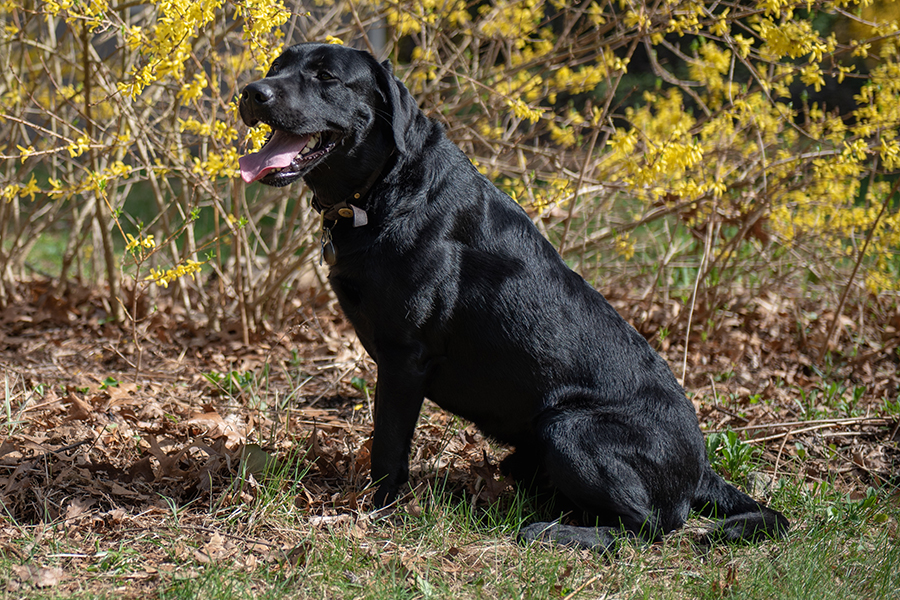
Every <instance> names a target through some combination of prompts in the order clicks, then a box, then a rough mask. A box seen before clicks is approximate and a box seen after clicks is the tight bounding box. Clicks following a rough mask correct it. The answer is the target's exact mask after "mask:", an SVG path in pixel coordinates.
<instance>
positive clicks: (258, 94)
mask: <svg viewBox="0 0 900 600" xmlns="http://www.w3.org/2000/svg"><path fill="white" fill-rule="evenodd" d="M274 99H275V91H274V90H273V89H272V88H271V87H270V86H268V85H266V84H265V83H263V82H262V81H257V82H256V83H251V84H250V85H248V86H247V87H245V88H244V91H243V92H241V103H242V104H250V105H251V106H264V105H266V104H268V103H269V102H272V101H273V100H274Z"/></svg>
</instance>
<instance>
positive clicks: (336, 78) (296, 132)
mask: <svg viewBox="0 0 900 600" xmlns="http://www.w3.org/2000/svg"><path fill="white" fill-rule="evenodd" d="M415 110H417V106H416V104H415V101H414V100H412V98H411V97H410V96H409V92H407V91H406V88H404V87H403V85H402V84H401V83H400V82H399V81H398V80H397V79H396V78H395V77H394V76H393V74H392V73H391V69H390V64H389V63H387V62H385V63H379V62H378V61H377V60H375V58H374V57H372V56H371V55H370V54H368V53H366V52H362V51H359V50H354V49H352V48H348V47H345V46H340V45H334V44H299V45H297V46H292V47H290V48H288V49H287V50H285V51H284V53H283V54H282V55H281V56H279V57H278V58H277V59H275V61H274V62H273V63H272V66H271V68H270V69H269V72H268V73H266V77H265V78H264V79H261V80H259V81H256V82H254V83H251V84H250V85H248V86H247V87H245V88H244V90H243V91H242V92H241V98H240V113H241V119H242V120H243V121H244V123H246V124H247V125H250V126H252V125H256V124H258V123H265V124H267V125H269V126H270V127H271V128H272V135H271V136H270V138H269V140H268V141H267V142H266V144H265V146H263V148H262V149H261V150H260V151H259V152H257V153H255V154H249V155H247V156H244V157H241V159H240V165H241V176H242V178H243V179H244V181H246V182H248V183H250V182H253V181H260V182H261V183H264V184H267V185H273V186H283V185H288V184H289V183H292V182H294V181H296V180H297V179H299V178H301V177H304V176H306V175H307V174H309V173H310V172H312V171H313V170H314V169H316V168H317V167H319V166H322V165H328V164H329V163H335V164H336V163H337V162H338V161H340V160H348V159H349V160H354V159H355V160H366V157H365V156H362V154H364V153H365V142H366V140H367V139H368V138H370V137H371V136H372V135H373V132H375V133H379V134H383V135H384V136H385V137H387V139H388V140H390V138H391V137H392V138H393V143H394V145H395V146H396V148H397V150H399V151H400V152H401V153H402V152H403V151H404V148H405V146H404V141H403V138H404V133H405V131H406V127H407V125H408V123H409V121H410V120H411V119H412V118H413V115H414V111H415ZM370 150H371V149H370Z"/></svg>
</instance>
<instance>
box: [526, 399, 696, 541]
mask: <svg viewBox="0 0 900 600" xmlns="http://www.w3.org/2000/svg"><path fill="white" fill-rule="evenodd" d="M580 400H581V401H580V402H579V401H578V399H574V400H573V401H571V402H567V403H566V405H565V406H560V405H559V404H556V405H555V408H552V409H548V410H547V411H545V414H543V415H541V417H540V418H539V419H538V421H537V423H536V427H537V432H538V436H539V440H540V445H541V448H542V463H543V464H542V469H543V473H544V475H545V477H546V478H547V479H548V480H549V482H550V483H551V484H552V485H553V487H555V488H556V489H557V490H558V492H559V493H561V494H563V495H564V496H565V497H566V498H567V499H568V500H569V501H571V502H572V503H574V504H575V505H576V506H577V507H578V508H580V509H581V510H583V511H584V512H585V513H587V514H588V515H591V516H592V517H593V518H594V519H595V522H596V523H597V525H599V527H571V526H563V525H559V524H552V523H535V524H532V525H529V526H528V527H526V528H524V529H523V530H522V531H521V532H520V539H521V540H522V541H533V540H541V541H547V542H551V543H556V544H560V545H577V546H581V547H593V548H598V549H605V548H608V547H609V546H610V545H611V544H612V542H613V539H614V538H613V533H616V532H620V531H623V530H624V531H627V532H630V533H633V534H635V535H637V536H639V537H641V538H642V539H644V540H647V541H655V540H657V539H659V538H660V537H661V535H662V534H663V533H665V532H667V531H671V530H672V529H674V528H676V527H679V526H681V525H682V524H683V523H684V521H685V520H686V518H687V515H688V512H689V505H688V500H687V498H688V494H687V493H685V492H684V491H682V490H680V489H673V490H664V491H665V492H668V491H672V492H675V493H674V494H672V495H669V494H660V493H659V491H660V490H659V489H657V488H659V487H660V485H661V484H660V481H662V480H665V474H664V472H663V471H662V469H661V466H663V465H664V459H665V458H666V457H665V456H663V457H660V456H657V455H656V452H658V450H659V444H658V440H655V439H649V438H648V435H647V433H646V432H644V431H641V430H639V429H636V428H635V424H634V423H632V422H624V421H623V420H622V419H621V418H618V417H616V416H615V415H605V414H603V413H602V412H600V411H598V410H596V409H595V407H594V405H593V403H591V402H589V401H586V400H587V399H585V398H583V397H582V398H581V399H580ZM661 459H662V460H663V464H662V465H661V462H660V460H661ZM676 479H677V477H676ZM662 487H665V484H662ZM661 495H665V496H668V498H666V499H665V500H664V501H663V502H660V496H661Z"/></svg>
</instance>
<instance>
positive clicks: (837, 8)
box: [0, 0, 900, 344]
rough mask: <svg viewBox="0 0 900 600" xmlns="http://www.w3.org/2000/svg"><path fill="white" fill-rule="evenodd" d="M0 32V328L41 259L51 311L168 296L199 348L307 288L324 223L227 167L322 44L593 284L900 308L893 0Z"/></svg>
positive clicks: (563, 7)
mask: <svg viewBox="0 0 900 600" xmlns="http://www.w3.org/2000/svg"><path fill="white" fill-rule="evenodd" d="M0 11H2V15H3V23H4V27H3V29H2V31H0V47H2V52H0V61H2V62H3V70H2V76H0V131H2V134H0V154H2V156H3V158H4V163H3V167H2V173H0V197H2V201H0V235H2V244H0V305H2V304H6V303H9V302H12V301H14V299H15V298H16V294H17V291H16V290H17V287H16V286H17V282H18V281H20V280H22V278H24V277H27V276H28V273H29V271H28V267H29V265H30V259H29V256H30V255H31V254H30V253H32V251H33V250H34V248H35V245H36V244H38V245H41V244H49V243H50V242H48V240H54V241H55V242H56V243H58V248H59V251H58V252H57V254H58V260H57V262H56V263H54V264H53V269H52V272H50V273H48V274H49V275H52V276H53V278H54V281H55V282H56V285H57V288H58V292H59V293H64V290H65V288H66V287H67V285H69V282H70V281H71V280H72V279H73V278H75V279H79V280H86V279H90V280H94V281H100V280H102V281H104V282H105V283H106V284H107V286H108V290H109V291H108V305H109V312H110V314H111V316H113V317H115V318H119V319H123V318H130V319H132V320H133V321H135V320H137V319H138V318H140V317H141V315H139V314H137V313H138V312H139V308H138V303H137V301H136V299H137V297H138V296H140V295H142V294H144V293H151V294H156V293H172V294H175V295H176V297H177V298H178V299H179V301H180V302H183V303H184V304H186V305H187V306H188V307H189V308H192V309H197V310H198V311H202V313H204V314H205V315H206V323H207V324H208V326H209V327H213V328H215V327H217V326H218V324H219V323H220V321H221V320H222V319H223V318H230V317H235V316H237V317H239V318H240V320H241V322H242V324H243V327H244V331H245V337H246V335H247V333H246V332H248V331H253V330H258V329H260V328H263V327H267V326H274V327H277V326H278V323H279V322H280V320H281V319H282V318H283V311H284V310H285V308H284V307H285V300H284V299H285V296H286V294H287V292H286V290H291V289H294V288H296V287H298V286H299V285H300V277H301V274H302V272H303V271H304V270H308V269H309V268H311V267H310V265H312V266H314V265H315V264H316V261H315V260H312V257H313V256H314V255H315V252H316V250H317V245H316V243H315V239H314V236H315V232H316V229H317V226H318V219H317V217H316V215H315V214H314V213H312V212H311V211H310V209H309V208H308V202H307V199H306V197H305V192H304V191H303V189H302V187H300V186H299V185H298V186H292V187H290V188H287V189H282V190H275V189H267V188H263V187H262V186H251V187H248V188H245V187H244V185H243V183H242V182H241V181H240V179H239V177H237V157H238V156H239V155H240V154H241V153H243V152H246V151H248V150H251V149H253V148H255V147H258V145H259V144H261V143H262V142H263V141H264V139H265V134H266V132H265V130H264V128H258V129H254V130H251V131H247V129H246V128H245V127H243V125H241V124H240V120H239V118H238V116H237V114H236V102H235V101H236V98H237V95H238V93H239V91H240V89H241V87H242V86H243V85H245V84H246V83H248V82H250V81H251V80H253V79H255V78H257V77H259V76H260V75H261V74H262V73H264V72H265V70H266V68H267V66H268V63H269V62H270V61H271V60H272V59H273V58H274V57H275V56H277V54H278V53H279V52H280V51H281V49H282V48H283V47H284V46H285V44H290V43H296V42H300V41H307V40H312V41H326V39H327V40H329V41H332V42H340V40H344V42H345V43H347V44H352V45H354V46H356V47H359V48H363V49H368V50H370V51H372V52H373V53H375V54H376V55H377V56H378V57H379V58H390V59H391V60H392V61H393V62H394V63H395V64H396V65H397V67H396V73H397V74H398V76H399V77H400V78H401V79H403V80H404V81H405V82H406V84H407V85H408V86H409V87H410V89H411V90H412V91H413V93H414V94H415V95H416V97H417V98H418V99H419V100H420V103H421V105H422V107H423V109H424V110H425V111H426V112H427V113H428V114H429V115H430V116H432V117H434V118H436V119H438V120H441V121H443V122H444V123H445V124H446V125H447V129H448V133H449V135H450V137H451V138H453V139H454V140H455V141H456V142H457V143H458V144H459V145H460V146H461V147H462V148H463V149H464V151H465V152H466V153H467V154H469V156H471V157H472V158H473V160H474V161H475V162H476V164H477V165H478V167H479V168H480V169H481V170H482V171H483V172H485V173H486V174H488V175H489V176H490V177H491V178H492V179H494V180H495V181H496V182H497V183H498V185H500V186H501V187H502V188H503V189H505V190H506V191H508V192H509V193H510V195H512V196H513V197H514V198H515V199H516V200H517V201H518V202H519V203H521V204H522V205H523V206H524V207H525V208H526V209H527V210H529V211H530V212H531V214H533V216H534V218H535V221H536V222H537V223H538V225H539V226H540V227H541V228H542V230H543V231H544V232H545V233H546V234H547V235H548V236H549V237H550V238H551V240H553V241H554V243H555V244H556V245H557V247H558V248H559V250H560V252H561V253H562V254H563V256H564V257H565V258H566V260H567V261H568V262H569V263H570V264H571V265H573V266H574V267H575V268H576V269H577V270H579V271H580V272H582V273H583V274H584V275H585V276H586V277H587V278H588V279H595V278H597V277H598V274H599V273H600V271H601V269H602V271H603V273H604V278H605V281H606V283H607V284H612V283H610V282H613V283H614V282H617V281H622V282H624V281H627V282H629V284H630V285H631V286H634V287H636V289H638V290H639V291H640V292H641V293H645V294H650V293H653V292H654V291H659V290H663V291H665V293H667V294H668V293H672V294H674V295H675V296H676V297H679V298H681V299H683V300H685V301H687V300H689V299H691V298H693V299H694V300H695V301H696V302H699V303H702V304H703V306H706V307H707V308H715V307H719V306H724V305H726V304H727V303H728V301H729V298H731V297H734V296H736V295H738V294H740V293H744V294H746V293H751V294H758V293H761V292H762V291H766V290H791V291H792V293H795V291H796V290H797V289H800V288H802V287H803V286H805V285H815V286H819V288H820V289H821V290H822V291H823V292H824V293H826V294H832V296H833V298H834V299H835V302H836V303H837V304H838V308H837V311H836V312H840V311H841V310H842V308H843V304H844V302H845V300H846V298H847V297H848V295H855V296H860V295H865V294H872V295H875V296H878V295H882V296H883V297H890V296H891V295H892V294H895V293H896V292H897V291H898V286H900V284H898V281H900V276H898V263H900V260H898V254H897V251H898V247H900V212H898V206H900V203H898V200H897V194H896V183H895V182H896V181H898V178H897V176H896V174H897V171H898V164H900V163H898V161H900V143H898V140H897V131H898V119H900V41H898V30H900V8H898V7H897V5H896V4H895V3H893V2H890V1H888V0H883V1H868V0H860V1H859V2H857V1H850V0H836V1H831V0H829V1H822V0H817V1H812V0H811V1H803V2H793V1H787V0H759V1H752V0H735V1H732V2H725V3H721V2H697V1H692V0H659V1H656V2H639V1H630V0H614V1H611V2H606V1H595V2H592V1H585V2H564V1H560V0H557V1H552V0H548V1H540V0H515V1H509V0H495V1H493V2H490V1H483V2H464V1H463V0H395V1H389V2H370V1H368V0H354V1H349V0H348V1H343V0H338V1H336V2H325V1H321V0H313V1H311V2H307V3H301V2H296V3H290V2H287V3H285V2H282V0H247V1H242V2H234V1H227V2H226V1H220V0H215V1H206V0H199V1H193V2H188V1H185V0H160V1H158V2H153V3H134V2H118V3H116V2H110V1H108V0H61V1H60V0H51V1H39V0H3V2H2V4H0ZM299 265H307V267H306V268H305V269H301V268H298V266H299ZM45 270H46V269H45ZM198 271H199V272H200V273H201V275H200V276H199V277H198V276H197V272H198ZM210 271H214V272H215V273H216V277H214V278H211V277H208V276H207V273H209V272H210ZM184 275H190V277H184ZM204 282H208V285H203V283H204ZM155 284H160V285H164V286H166V287H165V291H164V292H163V291H162V290H160V289H159V287H158V286H157V285H155ZM839 297H840V300H838V298H839ZM124 298H128V299H129V300H128V301H125V300H123V299H124ZM198 314H199V313H198ZM267 324H268V325H267ZM829 337H830V333H829ZM825 343H826V344H827V340H825Z"/></svg>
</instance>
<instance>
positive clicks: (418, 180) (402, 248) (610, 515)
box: [240, 44, 789, 548]
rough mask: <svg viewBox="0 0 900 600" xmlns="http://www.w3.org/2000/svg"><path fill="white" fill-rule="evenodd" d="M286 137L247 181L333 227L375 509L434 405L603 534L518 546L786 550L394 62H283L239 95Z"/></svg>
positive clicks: (631, 334)
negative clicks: (369, 362) (474, 430)
mask: <svg viewBox="0 0 900 600" xmlns="http://www.w3.org/2000/svg"><path fill="white" fill-rule="evenodd" d="M240 112H241V118H242V119H243V120H244V122H245V123H246V124H248V125H255V124H257V123H259V122H263V123H266V124H268V125H270V126H271V127H272V130H273V131H274V133H273V135H272V137H271V138H270V140H269V141H268V143H267V144H266V145H265V147H263V149H262V150H261V151H260V152H259V153H257V154H252V155H249V156H245V157H243V158H242V159H241V171H242V176H243V178H244V180H245V181H247V182H251V181H260V182H262V183H264V184H267V185H273V186H283V185H287V184H289V183H291V182H293V181H296V180H297V179H299V178H301V177H302V178H303V179H305V181H306V184H307V185H308V186H309V187H310V188H311V189H312V191H313V192H314V194H315V199H314V202H313V205H314V206H315V208H316V209H317V210H319V211H321V212H322V213H323V217H324V219H323V224H324V225H323V238H322V244H323V248H322V250H323V256H324V258H325V260H327V261H328V263H329V264H330V266H331V272H330V276H329V279H330V281H331V285H332V287H333V288H334V291H335V293H336V294H337V297H338V300H339V301H340V304H341V307H342V308H343V310H344V312H345V313H346V315H347V317H348V318H349V319H350V321H351V322H352V323H353V326H354V327H355V328H356V332H357V334H358V335H359V338H360V340H361V341H362V343H363V345H364V346H365V348H366V350H367V351H368V352H369V354H370V355H371V356H372V358H373V359H374V360H375V362H376V363H377V364H378V385H377V388H376V392H375V433H374V441H373V447H372V479H373V481H375V482H377V483H378V484H379V487H378V490H377V492H376V493H375V497H374V501H375V504H376V505H378V506H383V505H385V504H387V503H389V502H391V501H392V500H393V499H394V498H395V497H396V495H397V493H398V491H399V490H400V489H401V486H403V485H404V483H405V482H406V480H407V476H408V467H409V464H408V463H409V450H410V440H411V439H412V435H413V430H414V428H415V425H416V420H417V419H418V415H419V410H420V408H421V405H422V400H423V398H425V397H428V398H430V399H431V400H432V401H434V402H435V403H437V404H438V405H439V406H441V407H443V408H444V409H446V410H449V411H452V412H454V413H456V414H458V415H460V416H462V417H465V418H466V419H469V420H470V421H472V422H473V423H475V424H476V425H478V426H479V427H480V428H481V429H482V430H483V431H484V432H485V433H487V434H489V435H490V436H492V437H494V438H496V439H497V440H499V441H501V442H504V443H506V444H510V445H512V446H514V447H515V453H514V454H513V455H512V456H510V457H509V458H508V459H507V460H506V461H504V464H503V467H504V469H505V470H506V471H507V472H511V473H512V475H513V476H514V477H515V478H516V479H517V480H519V481H522V480H526V481H529V480H537V481H543V482H547V483H549V484H550V485H551V486H552V487H553V488H554V489H555V490H556V491H557V492H558V493H559V494H562V495H563V497H564V499H566V500H567V501H568V502H570V503H572V504H574V505H575V506H577V507H579V508H580V509H581V510H582V511H584V513H585V514H587V515H589V518H590V519H591V521H590V523H591V524H593V525H597V526H596V527H572V526H565V525H560V524H557V523H535V524H533V525H530V526H528V527H526V528H524V529H523V530H522V531H521V532H520V537H521V538H522V539H524V540H534V539H542V540H548V541H552V542H556V543H559V544H576V545H581V546H589V547H600V548H606V547H608V546H609V545H610V544H611V543H612V541H613V538H612V536H611V533H612V532H613V531H618V530H621V529H622V528H624V529H625V530H627V531H629V532H632V533H635V534H638V535H640V536H641V537H642V538H644V539H647V540H656V539H658V538H659V537H660V536H661V535H662V534H663V533H665V532H668V531H671V530H673V529H675V528H677V527H680V526H681V525H682V524H683V523H684V522H685V519H687V517H688V513H689V511H690V510H691V509H694V510H696V511H698V512H700V513H701V514H703V515H706V516H711V517H717V518H724V517H727V518H725V519H724V520H723V521H721V522H720V523H719V524H718V525H717V527H716V528H715V530H714V531H713V533H712V534H711V537H714V538H723V539H727V540H756V539H760V538H764V537H767V536H771V537H777V536H780V535H783V534H784V533H785V532H786V531H787V529H788V526H789V525H788V521H787V519H785V518H784V516H782V515H781V514H780V513H778V512H775V511H773V510H771V509H769V508H766V507H764V506H762V505H760V504H759V503H757V502H756V501H754V500H753V499H752V498H750V497H749V496H747V495H746V494H744V493H742V492H740V491H738V490H737V489H735V488H734V487H732V486H730V485H728V484H727V483H725V482H724V481H723V480H722V479H721V478H720V477H719V476H718V475H716V474H715V473H714V472H713V470H712V468H711V467H710V465H709V462H708V461H707V458H706V451H705V449H704V444H703V437H702V434H701V433H700V429H699V427H698V426H697V417H696V415H695V414H694V410H693V406H692V405H691V403H690V402H689V401H688V400H687V399H686V398H685V396H684V392H683V390H682V389H681V387H680V386H679V385H678V383H677V382H676V380H675V378H674V377H673V375H672V373H671V371H670V370H669V368H668V366H667V365H666V363H665V362H664V361H663V360H662V359H661V358H660V357H659V355H657V354H656V353H655V352H654V351H653V350H652V349H651V348H650V346H649V345H648V344H647V342H646V341H645V340H644V338H642V337H641V335H640V334H638V332H637V331H635V330H634V328H632V327H631V326H630V325H628V324H627V323H626V322H625V321H624V320H623V319H622V318H621V317H620V316H619V315H618V314H617V313H616V312H615V310H614V309H613V308H612V307H611V306H610V305H609V304H608V303H607V302H606V300H605V299H604V298H603V296H601V295H600V294H599V293H598V292H596V291H595V290H594V289H592V288H591V287H590V286H589V285H588V284H587V283H586V282H585V281H584V280H583V279H582V278H581V277H579V276H578V275H577V274H575V273H574V272H572V271H571V270H570V269H568V268H567V267H566V265H565V263H564V262H563V261H562V259H561V258H560V256H559V254H557V252H556V251H555V250H554V248H553V246H551V245H550V243H549V242H548V241H547V240H545V239H544V238H543V237H542V236H541V235H540V233H539V232H538V230H537V229H536V228H535V227H534V226H533V224H532V223H531V221H530V220H529V218H528V216H527V215H526V214H525V212H524V211H523V210H522V209H521V208H520V207H519V206H518V205H517V204H516V203H515V202H514V201H513V200H512V199H510V198H509V197H508V196H506V195H505V194H503V193H502V192H500V191H499V190H498V189H497V188H496V187H494V186H493V185H492V184H491V183H490V181H488V180H487V179H486V178H485V177H483V176H482V175H481V174H480V173H479V172H478V171H477V170H476V169H475V167H474V166H473V165H472V163H471V162H469V160H468V159H467V158H466V157H465V155H463V153H462V152H461V151H460V150H459V149H458V148H457V147H456V146H454V145H453V144H452V143H451V142H450V141H449V140H448V139H447V138H446V136H445V135H444V130H443V128H442V126H441V125H440V124H439V123H437V122H434V121H431V120H429V119H428V118H427V117H426V116H425V115H424V114H423V113H422V112H421V111H420V110H419V108H418V106H417V105H416V102H415V100H414V99H413V98H412V97H411V96H410V94H409V92H408V91H407V90H406V88H405V87H404V86H403V84H402V83H400V81H399V80H398V79H397V78H396V77H394V76H393V75H392V73H391V68H390V65H389V64H388V63H386V62H385V63H378V62H377V61H376V60H375V59H374V58H373V57H372V56H371V55H369V54H367V53H365V52H360V51H358V50H353V49H351V48H347V47H343V46H335V45H325V44H301V45H298V46H293V47H291V48H288V49H287V50H286V51H285V52H284V54H282V55H281V56H280V57H279V58H278V59H276V60H275V62H274V63H273V64H272V67H271V69H270V70H269V72H268V74H267V75H266V77H265V79H262V80H261V81H257V82H255V83H252V84H250V85H248V86H247V87H246V88H245V89H244V90H243V93H242V94H241V99H240Z"/></svg>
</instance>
